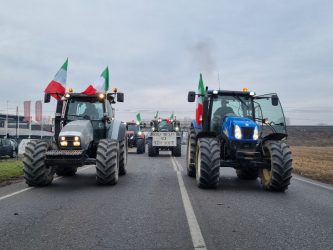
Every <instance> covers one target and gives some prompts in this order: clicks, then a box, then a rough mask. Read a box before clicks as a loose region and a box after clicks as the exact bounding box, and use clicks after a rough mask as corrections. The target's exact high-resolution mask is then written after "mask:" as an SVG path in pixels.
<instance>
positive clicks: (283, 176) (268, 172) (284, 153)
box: [260, 141, 293, 192]
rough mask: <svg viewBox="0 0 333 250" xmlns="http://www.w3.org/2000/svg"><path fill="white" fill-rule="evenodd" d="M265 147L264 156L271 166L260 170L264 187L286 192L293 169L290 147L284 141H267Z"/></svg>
mask: <svg viewBox="0 0 333 250" xmlns="http://www.w3.org/2000/svg"><path fill="white" fill-rule="evenodd" d="M263 148H264V157H265V158H266V160H267V161H268V162H269V166H267V168H264V169H261V171H260V178H261V183H262V185H263V188H264V189H266V190H269V191H277V192H284V191H285V190H287V189H288V186H289V185H290V179H291V173H292V169H293V168H292V156H291V151H290V148H289V146H288V145H287V144H286V143H285V142H283V141H266V142H265V143H264V145H263Z"/></svg>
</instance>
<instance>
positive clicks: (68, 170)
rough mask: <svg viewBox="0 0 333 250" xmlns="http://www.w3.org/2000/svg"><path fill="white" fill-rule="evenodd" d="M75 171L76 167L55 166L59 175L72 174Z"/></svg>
mask: <svg viewBox="0 0 333 250" xmlns="http://www.w3.org/2000/svg"><path fill="white" fill-rule="evenodd" d="M76 171H77V167H69V166H63V167H57V168H56V174H57V175H59V176H74V175H75V174H76Z"/></svg>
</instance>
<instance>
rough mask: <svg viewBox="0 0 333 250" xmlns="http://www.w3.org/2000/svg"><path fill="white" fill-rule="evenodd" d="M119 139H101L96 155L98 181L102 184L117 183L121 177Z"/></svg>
mask: <svg viewBox="0 0 333 250" xmlns="http://www.w3.org/2000/svg"><path fill="white" fill-rule="evenodd" d="M118 160H119V158H118V141H115V140H100V141H99V144H98V147H97V156H96V181H97V183H98V184H101V185H115V184H117V182H118V179H119V162H118Z"/></svg>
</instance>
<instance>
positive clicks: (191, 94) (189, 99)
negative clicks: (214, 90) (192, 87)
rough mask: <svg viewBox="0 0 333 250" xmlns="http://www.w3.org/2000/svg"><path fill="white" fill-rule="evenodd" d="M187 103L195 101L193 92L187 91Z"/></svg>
mask: <svg viewBox="0 0 333 250" xmlns="http://www.w3.org/2000/svg"><path fill="white" fill-rule="evenodd" d="M187 101H188V102H194V101H195V92H194V91H189V92H188V95H187Z"/></svg>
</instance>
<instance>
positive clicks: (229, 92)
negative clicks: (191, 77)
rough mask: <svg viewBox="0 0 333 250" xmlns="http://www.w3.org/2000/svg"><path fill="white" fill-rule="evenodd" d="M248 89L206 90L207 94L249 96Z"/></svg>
mask: <svg viewBox="0 0 333 250" xmlns="http://www.w3.org/2000/svg"><path fill="white" fill-rule="evenodd" d="M251 93H253V92H249V91H233V90H208V94H209V95H224V96H251Z"/></svg>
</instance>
